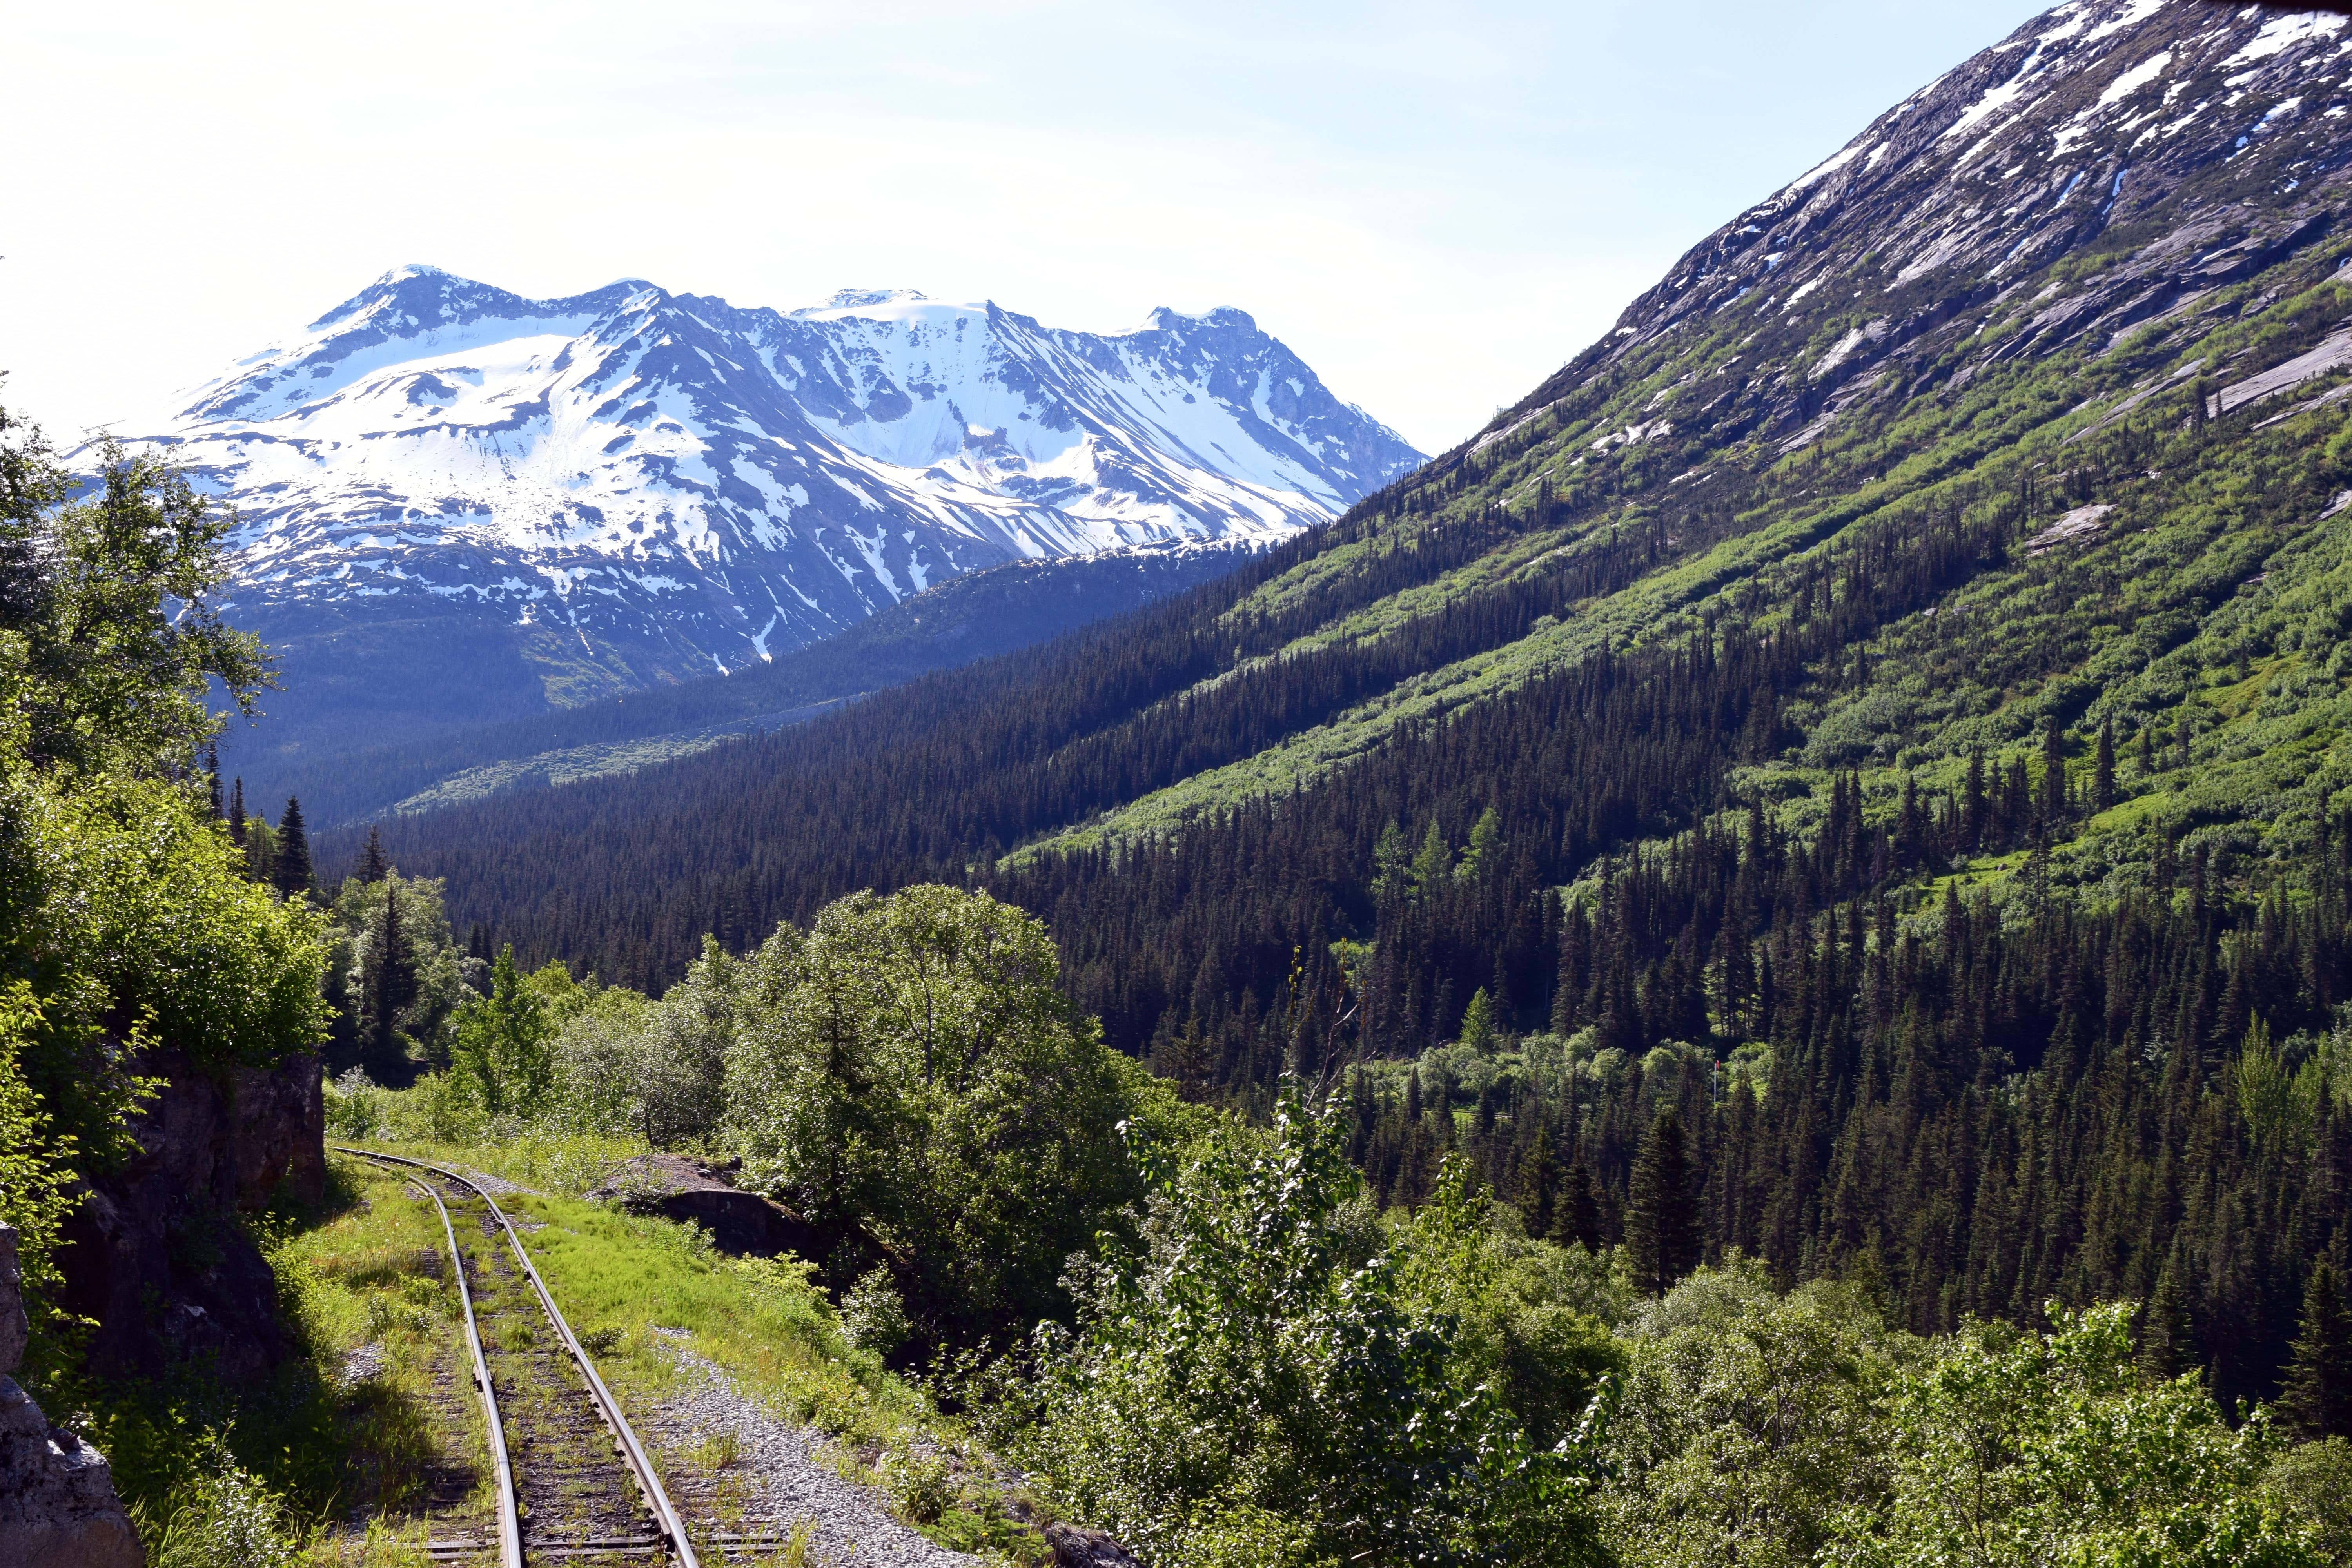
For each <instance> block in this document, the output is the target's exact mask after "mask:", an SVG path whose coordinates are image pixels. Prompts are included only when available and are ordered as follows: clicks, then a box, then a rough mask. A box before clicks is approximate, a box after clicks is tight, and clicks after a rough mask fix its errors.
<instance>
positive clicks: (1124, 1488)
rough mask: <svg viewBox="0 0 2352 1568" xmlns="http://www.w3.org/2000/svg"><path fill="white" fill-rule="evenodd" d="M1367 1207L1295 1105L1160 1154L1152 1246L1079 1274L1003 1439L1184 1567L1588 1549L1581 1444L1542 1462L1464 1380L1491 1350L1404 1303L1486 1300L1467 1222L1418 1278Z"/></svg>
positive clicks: (1041, 1342)
mask: <svg viewBox="0 0 2352 1568" xmlns="http://www.w3.org/2000/svg"><path fill="white" fill-rule="evenodd" d="M1360 1192H1361V1184H1360V1178H1359V1177H1358V1175H1357V1173H1356V1172H1355V1171H1354V1169H1353V1168H1352V1167H1351V1166H1350V1165H1349V1163H1348V1161H1347V1158H1346V1154H1345V1132H1344V1126H1343V1124H1342V1123H1341V1122H1340V1121H1338V1120H1336V1119H1334V1118H1330V1117H1328V1116H1317V1115H1313V1114H1310V1113H1309V1112H1307V1110H1305V1109H1304V1107H1303V1106H1302V1105H1301V1104H1300V1102H1299V1100H1298V1099H1297V1094H1296V1091H1295V1090H1287V1091H1286V1094H1285V1096H1284V1098H1283V1100H1282V1101H1281V1102H1280V1104H1279V1107H1278V1109H1277V1111H1276V1119H1275V1127H1274V1131H1273V1134H1272V1136H1271V1137H1270V1138H1260V1137H1258V1136H1256V1135H1254V1134H1247V1133H1242V1132H1233V1133H1228V1134H1225V1135H1223V1136H1221V1137H1220V1138H1218V1139H1216V1140H1214V1141H1213V1142H1211V1143H1210V1144H1209V1145H1208V1146H1207V1147H1205V1148H1204V1149H1202V1151H1201V1152H1198V1154H1197V1155H1196V1156H1195V1157H1193V1158H1192V1159H1190V1160H1189V1161H1186V1162H1184V1163H1181V1165H1180V1164H1177V1163H1172V1162H1169V1161H1166V1160H1165V1159H1164V1157H1163V1158H1162V1160H1161V1161H1160V1174H1159V1176H1158V1182H1157V1195H1156V1196H1155V1198H1154V1200H1153V1202H1152V1205H1151V1208H1150V1217H1149V1219H1148V1220H1147V1222H1146V1225H1145V1227H1144V1237H1143V1245H1142V1248H1141V1250H1140V1251H1139V1252H1138V1253H1124V1252H1121V1253H1114V1254H1113V1255H1112V1256H1111V1257H1110V1258H1109V1259H1108V1261H1106V1262H1103V1263H1099V1264H1096V1265H1093V1266H1090V1267H1089V1268H1087V1269H1086V1270H1085V1271H1084V1274H1085V1278H1084V1283H1083V1287H1082V1291H1081V1308H1080V1313H1079V1321H1078V1325H1077V1328H1076V1331H1061V1330H1058V1329H1055V1328H1053V1327H1050V1326H1049V1327H1047V1328H1045V1329H1042V1330H1041V1331H1040V1332H1039V1337H1038V1341H1037V1344H1036V1348H1035V1355H1036V1358H1037V1372H1036V1380H1035V1382H1034V1384H1030V1385H1028V1386H1027V1387H1026V1389H1025V1390H1024V1393H1025V1396H1026V1404H1025V1405H1024V1406H1023V1408H1025V1409H1026V1410H1028V1411H1030V1412H1032V1413H1034V1419H1033V1420H1032V1422H1031V1423H1030V1424H1029V1425H1027V1426H1025V1427H1024V1428H1021V1429H1019V1430H1016V1431H1013V1432H1011V1433H1009V1434H1008V1436H1009V1438H1010V1440H1011V1441H1013V1444H1014V1446H1015V1451H1016V1452H1018V1453H1020V1454H1021V1455H1022V1456H1023V1457H1024V1459H1025V1461H1026V1462H1027V1463H1029V1464H1030V1465H1031V1466H1032V1467H1033V1468H1035V1469H1036V1470H1038V1471H1040V1472H1042V1474H1043V1475H1044V1476H1045V1477H1048V1478H1050V1483H1049V1484H1050V1487H1051V1489H1052V1490H1053V1492H1054V1493H1055V1496H1056V1498H1057V1499H1058V1500H1059V1502H1060V1504H1061V1506H1062V1507H1063V1508H1064V1510H1065V1511H1066V1512H1069V1513H1072V1514H1075V1515H1076V1516H1077V1517H1079V1518H1082V1519H1086V1520H1090V1521H1098V1522H1100V1523H1101V1524H1103V1525H1105V1526H1107V1527H1108V1528H1109V1529H1110V1530H1111V1531H1113V1532H1114V1533H1115V1534H1117V1535H1118V1536H1119V1537H1120V1539H1122V1540H1124V1541H1127V1542H1130V1543H1131V1544H1132V1545H1134V1546H1135V1547H1136V1549H1137V1550H1138V1551H1139V1552H1142V1553H1144V1554H1145V1556H1146V1557H1147V1559H1148V1560H1150V1561H1151V1562H1153V1563H1159V1564H1164V1565H1168V1568H1177V1565H1182V1568H1193V1565H1196V1564H1206V1563H1225V1562H1233V1561H1237V1560H1241V1559H1240V1558H1238V1557H1237V1555H1236V1553H1237V1551H1238V1550H1239V1549H1240V1547H1241V1543H1242V1542H1244V1541H1248V1540H1255V1542H1256V1549H1257V1550H1258V1551H1259V1552H1272V1553H1274V1554H1275V1560H1278V1561H1281V1562H1286V1563H1325V1562H1340V1561H1349V1560H1354V1559H1357V1558H1359V1557H1360V1556H1364V1555H1370V1556H1377V1557H1379V1558H1380V1559H1381V1560H1382V1561H1387V1562H1416V1563H1485V1562H1507V1561H1543V1562H1553V1563H1566V1562H1573V1561H1581V1560H1586V1559H1588V1558H1590V1557H1591V1555H1592V1553H1593V1551H1594V1543H1593V1541H1592V1538H1591V1528H1590V1515H1589V1510H1588V1507H1587V1500H1588V1494H1589V1489H1590V1486H1591V1477H1590V1473H1589V1470H1588V1468H1587V1463H1586V1460H1587V1456H1588V1454H1589V1451H1590V1447H1591V1436H1590V1435H1589V1432H1588V1431H1587V1430H1585V1429H1584V1428H1581V1427H1580V1428H1579V1429H1578V1430H1576V1431H1575V1432H1573V1433H1571V1434H1570V1435H1567V1436H1563V1437H1562V1438H1561V1439H1560V1440H1559V1443H1558V1444H1557V1445H1556V1446H1555V1447H1550V1448H1538V1447H1536V1446H1535V1444H1534V1443H1533V1442H1532V1441H1531V1440H1530V1437H1529V1436H1528V1431H1527V1429H1526V1427H1525V1426H1524V1425H1523V1424H1522V1423H1521V1422H1520V1421H1519V1420H1518V1419H1517V1417H1516V1416H1515V1415H1514V1413H1513V1412H1512V1411H1511V1410H1510V1408H1509V1407H1508V1406H1507V1404H1506V1403H1505V1402H1504V1399H1503V1397H1502V1396H1501V1394H1499V1393H1498V1391H1497V1390H1496V1387H1494V1386H1493V1385H1492V1384H1486V1383H1480V1384H1476V1385H1475V1386H1474V1385H1471V1384H1467V1383H1466V1382H1465V1373H1470V1372H1473V1371H1475V1370H1476V1369H1477V1368H1478V1367H1479V1366H1480V1365H1481V1364H1482V1363H1483V1364H1484V1365H1486V1366H1488V1367H1491V1366H1492V1365H1493V1364H1494V1362H1495V1361H1496V1359H1497V1354H1496V1351H1495V1349H1494V1348H1493V1347H1492V1346H1487V1347H1480V1346H1479V1345H1478V1344H1477V1338H1478V1336H1477V1335H1475V1333H1467V1334H1466V1333H1465V1329H1464V1327H1463V1321H1462V1320H1461V1319H1460V1318H1458V1317H1457V1316H1455V1315H1454V1313H1452V1312H1448V1311H1446V1310H1443V1309H1442V1308H1441V1307H1437V1306H1433V1305H1430V1304H1425V1303H1417V1302H1416V1301H1415V1300H1413V1299H1412V1294H1411V1288H1410V1285H1409V1283H1408V1281H1409V1280H1410V1279H1412V1278H1415V1277H1419V1278H1423V1279H1430V1278H1432V1277H1435V1278H1440V1279H1444V1280H1445V1281H1446V1289H1444V1291H1442V1292H1440V1294H1441V1296H1456V1295H1466V1296H1470V1297H1473V1298H1476V1297H1481V1296H1484V1295H1486V1293H1487V1291H1488V1290H1489V1289H1490V1288H1491V1281H1490V1270H1491V1268H1492V1266H1493V1259H1492V1258H1491V1257H1489V1256H1488V1255H1487V1254H1486V1252H1485V1251H1484V1249H1483V1247H1480V1246H1478V1245H1477V1244H1475V1243H1474V1242H1472V1241H1471V1240H1470V1237H1471V1235H1472V1233H1473V1232H1475V1230H1476V1228H1477V1225H1476V1219H1477V1215H1476V1214H1475V1208H1473V1207H1472V1206H1470V1205H1469V1204H1468V1201H1467V1199H1466V1198H1465V1200H1464V1202H1463V1203H1462V1204H1459V1205H1457V1206H1456V1207H1455V1208H1454V1210H1452V1211H1449V1213H1448V1215H1445V1216H1444V1217H1443V1218H1441V1219H1439V1220H1436V1221H1433V1222H1432V1226H1431V1227H1430V1228H1429V1229H1428V1230H1426V1231H1425V1232H1424V1233H1423V1234H1422V1236H1421V1237H1420V1238H1419V1239H1420V1242H1421V1247H1420V1257H1419V1259H1418V1261H1417V1262H1413V1263H1407V1262H1406V1261H1405V1260H1403V1259H1402V1258H1400V1257H1398V1256H1397V1255H1396V1254H1395V1253H1394V1252H1391V1251H1387V1250H1379V1249H1377V1237H1376V1236H1370V1235H1368V1234H1367V1233H1366V1231H1365V1229H1364V1227H1363V1226H1362V1224H1361V1222H1360V1220H1356V1219H1351V1215H1356V1214H1360V1208H1359V1207H1358V1201H1359V1197H1360ZM1489 1326H1490V1327H1491V1317H1490V1322H1489ZM1260 1560H1265V1559H1263V1558H1262V1559H1260Z"/></svg>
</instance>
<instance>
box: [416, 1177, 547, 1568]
mask: <svg viewBox="0 0 2352 1568" xmlns="http://www.w3.org/2000/svg"><path fill="white" fill-rule="evenodd" d="M409 1185H410V1186H412V1187H415V1189H416V1190H417V1191H418V1192H420V1193H423V1194H425V1196H426V1197H428V1198H431V1199H432V1200H433V1206H434V1207H435V1208H436V1209H438V1210H440V1211H441V1234H442V1235H443V1236H445V1237H448V1240H449V1267H450V1268H452V1269H453V1270H455V1271H456V1273H457V1304H458V1305H459V1306H461V1307H463V1308H465V1310H466V1349H467V1351H468V1352H471V1353H472V1355H473V1358H474V1386H475V1387H476V1388H478V1389H479V1390H481V1394H482V1414H483V1415H484V1416H485V1417H486V1418H487V1419H488V1423H489V1439H490V1462H491V1464H492V1465H493V1466H495V1467H496V1468H497V1469H498V1478H499V1568H522V1517H521V1515H520V1513H519V1512H518V1511H517V1510H516V1508H515V1486H514V1467H513V1466H512V1465H511V1464H509V1462H508V1459H507V1431H506V1426H505V1424H504V1423H503V1422H501V1421H500V1420H499V1398H498V1395H497V1394H493V1393H492V1392H490V1364H489V1363H488V1362H487V1361H485V1360H483V1359H482V1336H481V1333H480V1331H479V1330H478V1329H477V1328H476V1327H475V1325H474V1293H473V1291H472V1290H470V1289H467V1285H466V1258H465V1255H464V1254H463V1253H461V1252H459V1251H458V1250H457V1226H454V1225H452V1224H450V1222H449V1205H447V1204H445V1203H443V1202H442V1201H441V1194H439V1193H436V1192H435V1191H434V1190H433V1189H432V1188H431V1187H428V1186H426V1185H425V1184H424V1183H423V1182H420V1181H416V1180H415V1179H414V1178H411V1179H410V1181H409Z"/></svg>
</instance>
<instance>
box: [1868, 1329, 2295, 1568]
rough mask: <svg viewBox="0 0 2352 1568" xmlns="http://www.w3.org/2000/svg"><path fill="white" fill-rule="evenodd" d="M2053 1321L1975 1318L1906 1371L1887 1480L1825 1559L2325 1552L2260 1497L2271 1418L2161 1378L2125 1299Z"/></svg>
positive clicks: (2223, 1559) (2184, 1564)
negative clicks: (2236, 1424) (2231, 1421)
mask: <svg viewBox="0 0 2352 1568" xmlns="http://www.w3.org/2000/svg"><path fill="white" fill-rule="evenodd" d="M2049 1310H2050V1315H2051V1317H2052V1319H2053V1321H2055V1322H2056V1323H2057V1325H2058V1327H2057V1331H2055V1332H2054V1333H2050V1334H2032V1333H2020V1332H2018V1331H2015V1330H2013V1329H2010V1328H2008V1327H2006V1326H2003V1325H1997V1324H1988V1323H1977V1324H1972V1325H1971V1326H1970V1327H1969V1329H1968V1330H1967V1331H1964V1332H1962V1333H1961V1334H1960V1335H1958V1337H1957V1338H1956V1339H1954V1340H1952V1341H1950V1342H1948V1343H1946V1344H1944V1345H1943V1346H1942V1347H1941V1349H1940V1350H1939V1352H1938V1353H1937V1355H1936V1357H1935V1358H1934V1360H1932V1361H1931V1362H1929V1363H1927V1364H1926V1365H1924V1366H1922V1367H1920V1368H1918V1369H1917V1370H1916V1371H1913V1372H1910V1373H1906V1374H1905V1375H1904V1376H1903V1377H1902V1378H1901V1379H1900V1380H1899V1381H1898V1383H1897V1384H1896V1385H1895V1390H1894V1392H1893V1395H1892V1397H1891V1399H1890V1400H1889V1402H1888V1405H1887V1417H1886V1422H1885V1452H1886V1453H1887V1455H1888V1456H1889V1458H1890V1461H1891V1473H1890V1484H1889V1485H1888V1487H1887V1489H1886V1491H1885V1496H1884V1500H1881V1501H1878V1502H1874V1503H1870V1504H1864V1505H1862V1506H1858V1507H1856V1508H1853V1509H1852V1510H1848V1511H1847V1512H1846V1513H1845V1514H1844V1515H1843V1516H1842V1517H1841V1518H1840V1519H1839V1521H1838V1524H1837V1533H1838V1539H1837V1541H1836V1542H1834V1543H1833V1545H1832V1549H1831V1552H1830V1559H1831V1561H1833V1562H1837V1563H1846V1564H1850V1565H1853V1568H1864V1565H1872V1568H1876V1565H1880V1564H1884V1565H1885V1568H1896V1565H1898V1564H1911V1563H1927V1562H1973V1563H2084V1564H2091V1563H2118V1564H2120V1563H2133V1564H2147V1565H2148V1568H2170V1565H2175V1564H2178V1565H2180V1568H2191V1565H2194V1568H2205V1565H2208V1564H2210V1565H2211V1568H2222V1565H2223V1564H2232V1565H2237V1568H2259V1565H2271V1564H2276V1565H2281V1568H2284V1565H2288V1564H2298V1565H2299V1564H2305V1563H2310V1564H2316V1563H2319V1562H2321V1561H2322V1558H2321V1557H2320V1556H2319V1554H2318V1552H2316V1551H2315V1549H2314V1546H2313V1544H2312V1542H2311V1540H2310V1538H2309V1536H2308V1535H2307V1534H2306V1533H2305V1531H2303V1530H2300V1529H2298V1528H2296V1527H2294V1526H2293V1525H2291V1524H2289V1523H2288V1522H2287V1521H2284V1520H2283V1519H2282V1518H2281V1517H2280V1516H2279V1515H2278V1513H2277V1512H2275V1511H2274V1510H2272V1509H2270V1508H2266V1507H2264V1506H2263V1495H2262V1491H2261V1487H2260V1483H2261V1481H2262V1479H2263V1472H2264V1470H2265V1469H2266V1468H2268V1467H2269V1466H2270V1465H2271V1463H2272V1461H2273V1458H2275V1457H2276V1456H2277V1454H2278V1453H2279V1451H2280V1448H2281V1447H2282V1444H2281V1440H2280V1439H2279V1438H2278V1436H2276V1435H2275V1434H2274V1433H2273V1430H2272V1427H2271V1424H2270V1421H2269V1418H2268V1416H2267V1415H2264V1414H2263V1413H2261V1412H2257V1413H2255V1414H2254V1415H2253V1416H2252V1417H2251V1418H2250V1419H2249V1420H2247V1421H2246V1423H2245V1424H2244V1425H2243V1426H2241V1427H2240V1428H2239V1429H2238V1430H2236V1431H2234V1432H2233V1431H2231V1429H2230V1427H2229V1426H2227V1425H2226V1424H2225V1423H2224V1422H2223V1421H2222V1419H2221V1411H2220V1410H2218V1409H2217V1408H2216V1407H2215V1406H2214V1404H2213V1401H2212V1399H2211V1398H2210V1396H2209V1395H2208V1394H2206V1392H2205V1390H2204V1389H2203V1388H2202V1387H2201V1386H2200V1384H2199V1380H2198V1378H2197V1376H2196V1375H2195V1374H2194V1373H2190V1374H2189V1375H2187V1376H2183V1377H2179V1378H2176V1379H2174V1380H2172V1381H2171V1382H2168V1383H2158V1384H2152V1385H2151V1384H2148V1383H2147V1382H2146V1381H2145V1380H2144V1378H2143V1377H2142V1376H2141V1374H2140V1373H2139V1372H2138V1370H2137V1366H2136V1365H2135V1357H2134V1352H2133V1347H2132V1338H2131V1319H2132V1313H2133V1310H2134V1309H2133V1307H2132V1305H2131V1304H2130V1303H2128V1302H2126V1303H2121V1304H2113V1305H2107V1306H2099V1307H2093V1308H2091V1309H2089V1310H2086V1311H2081V1312H2073V1311H2068V1310H2065V1309H2063V1307H2061V1306H2059V1305H2058V1304H2057V1303H2055V1302H2053V1303H2051V1305H2050V1309H2049Z"/></svg>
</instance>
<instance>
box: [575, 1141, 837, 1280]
mask: <svg viewBox="0 0 2352 1568" xmlns="http://www.w3.org/2000/svg"><path fill="white" fill-rule="evenodd" d="M588 1195H589V1196H590V1197H592V1198H604V1199H613V1198H617V1199H619V1200H620V1201H621V1202H622V1203H624V1204H625V1205H628V1206H629V1207H632V1208H636V1209H642V1210H643V1211H645V1212H646V1213H649V1214H657V1215H662V1216H663V1217H664V1218H667V1219H674V1220H680V1221H687V1220H690V1221H692V1222H693V1223H694V1224H696V1225H698V1226H702V1228H703V1229H705V1230H707V1231H709V1233H710V1243H711V1245H712V1246H713V1247H717V1248H718V1249H719V1251H721V1252H727V1253H733V1254H735V1255H736V1256H738V1257H745V1256H749V1257H754V1258H773V1257H775V1256H776V1255H777V1254H778V1253H780V1252H789V1253H793V1255H795V1256H797V1257H801V1258H808V1259H809V1260H811V1261H812V1262H818V1263H821V1262H823V1261H824V1258H825V1257H826V1255H827V1254H828V1253H829V1252H831V1251H832V1247H831V1245H830V1242H829V1240H828V1238H827V1237H824V1235H823V1234H822V1233H820V1232H819V1231H818V1230H817V1228H816V1227H815V1226H813V1225H811V1224H810V1223H809V1222H808V1221H806V1220H804V1219H803V1218H802V1217H801V1216H800V1215H796V1214H794V1213H793V1211H792V1210H790V1209H788V1208H786V1207H784V1206H783V1205H782V1204H779V1203H776V1202H775V1201H773V1200H772V1199H769V1198H763V1197H761V1195H760V1194H757V1193H747V1192H744V1191H743V1190H742V1189H741V1188H740V1187H736V1186H733V1185H730V1184H729V1183H728V1182H727V1181H726V1179H725V1178H724V1176H723V1175H722V1174H721V1173H719V1170H718V1169H716V1168H715V1167H713V1166H709V1165H704V1164H698V1163H696V1162H694V1161H692V1160H688V1159H685V1158H683V1157H682V1156H679V1155H677V1154H641V1155H639V1156H637V1158H635V1159H634V1160H631V1161H629V1162H628V1163H625V1165H624V1166H623V1167H622V1168H621V1170H620V1171H619V1172H618V1173H616V1174H615V1175H614V1177H613V1179H612V1180H610V1181H608V1182H606V1183H605V1184H604V1185H603V1186H600V1187H598V1188H596V1189H595V1190H594V1191H593V1192H591V1193H590V1194H588Z"/></svg>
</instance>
